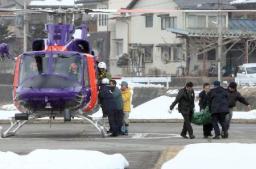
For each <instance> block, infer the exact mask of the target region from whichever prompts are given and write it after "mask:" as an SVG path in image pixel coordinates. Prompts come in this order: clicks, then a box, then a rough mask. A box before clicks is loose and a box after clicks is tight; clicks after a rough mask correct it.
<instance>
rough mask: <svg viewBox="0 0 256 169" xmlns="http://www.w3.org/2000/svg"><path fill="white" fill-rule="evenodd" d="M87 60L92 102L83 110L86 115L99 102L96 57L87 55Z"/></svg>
mask: <svg viewBox="0 0 256 169" xmlns="http://www.w3.org/2000/svg"><path fill="white" fill-rule="evenodd" d="M85 59H86V61H87V66H88V74H89V82H90V88H91V99H90V102H89V103H88V104H87V105H86V106H85V107H84V108H83V109H82V111H83V112H84V113H87V112H90V111H92V110H93V109H94V108H95V106H96V104H97V102H98V85H97V77H96V70H95V60H94V56H92V55H90V54H86V55H85Z"/></svg>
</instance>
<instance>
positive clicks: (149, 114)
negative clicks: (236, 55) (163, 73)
mask: <svg viewBox="0 0 256 169" xmlns="http://www.w3.org/2000/svg"><path fill="white" fill-rule="evenodd" d="M174 99H175V97H169V96H160V97H157V98H155V99H153V100H150V101H148V102H146V103H144V104H142V105H139V106H137V107H135V108H133V109H132V111H131V114H130V119H182V116H181V114H180V113H179V112H178V110H177V107H178V106H177V105H176V106H175V108H174V110H173V111H172V112H170V111H169V107H170V105H171V103H172V102H173V101H174ZM195 106H196V107H195V111H196V112H198V111H199V106H198V101H196V102H195ZM15 113H19V112H18V111H17V110H16V108H15V107H14V106H13V105H4V106H2V107H0V119H4V120H5V119H9V118H10V117H13V116H14V114H15ZM93 117H94V118H100V117H102V111H101V109H99V111H98V112H96V113H94V114H93ZM233 119H256V110H252V111H249V112H237V111H234V112H233Z"/></svg>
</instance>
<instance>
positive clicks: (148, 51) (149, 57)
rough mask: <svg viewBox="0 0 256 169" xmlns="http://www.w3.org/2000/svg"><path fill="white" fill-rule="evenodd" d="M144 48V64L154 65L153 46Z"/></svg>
mask: <svg viewBox="0 0 256 169" xmlns="http://www.w3.org/2000/svg"><path fill="white" fill-rule="evenodd" d="M143 48H144V62H145V63H152V62H153V46H146V47H143Z"/></svg>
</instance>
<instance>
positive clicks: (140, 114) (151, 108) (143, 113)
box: [130, 96, 256, 119]
mask: <svg viewBox="0 0 256 169" xmlns="http://www.w3.org/2000/svg"><path fill="white" fill-rule="evenodd" d="M174 100H175V97H169V96H160V97H157V98H155V99H153V100H150V101H148V102H146V103H144V104H142V105H139V106H137V107H135V108H134V109H132V112H131V114H130V119H183V118H182V116H181V114H180V113H179V111H178V110H177V109H178V104H177V105H176V106H175V108H174V109H173V111H172V112H170V111H169V107H170V105H171V104H172V102H173V101H174ZM195 111H196V112H199V106H198V100H196V101H195ZM233 119H256V110H252V111H249V112H236V111H235V112H233Z"/></svg>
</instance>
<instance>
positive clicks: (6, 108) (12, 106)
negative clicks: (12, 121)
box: [1, 104, 17, 111]
mask: <svg viewBox="0 0 256 169" xmlns="http://www.w3.org/2000/svg"><path fill="white" fill-rule="evenodd" d="M1 109H3V110H8V111H15V110H17V108H16V107H15V106H14V104H6V105H3V106H1Z"/></svg>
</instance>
